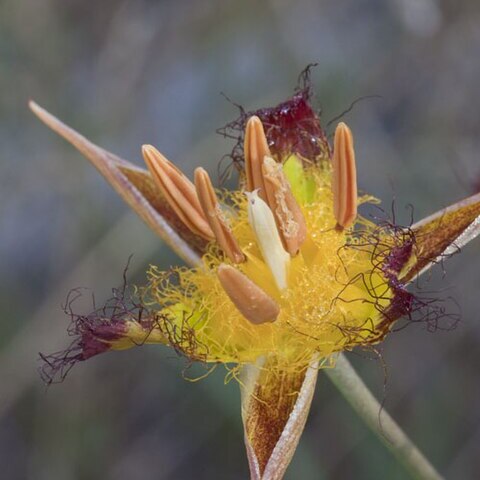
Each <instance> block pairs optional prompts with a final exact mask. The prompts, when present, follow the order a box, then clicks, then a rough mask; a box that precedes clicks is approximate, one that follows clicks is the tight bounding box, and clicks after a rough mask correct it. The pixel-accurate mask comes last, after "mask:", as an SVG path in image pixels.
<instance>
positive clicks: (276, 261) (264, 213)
mask: <svg viewBox="0 0 480 480" xmlns="http://www.w3.org/2000/svg"><path fill="white" fill-rule="evenodd" d="M247 197H248V207H247V210H248V223H249V224H250V226H251V227H252V230H253V233H254V234H255V238H256V240H257V244H258V246H259V248H260V251H261V252H262V256H263V259H264V260H265V263H266V264H267V265H268V268H269V269H270V272H272V276H273V278H274V280H275V283H276V285H277V287H278V289H279V290H284V289H285V288H287V286H288V268H289V265H290V255H289V254H288V253H287V252H286V251H285V249H284V248H283V244H282V240H281V238H280V234H279V233H278V229H277V225H276V223H275V217H274V216H273V213H272V211H271V210H270V207H269V206H268V205H267V203H266V202H264V201H263V200H262V199H261V198H260V197H259V196H258V194H257V190H254V191H253V192H251V193H247Z"/></svg>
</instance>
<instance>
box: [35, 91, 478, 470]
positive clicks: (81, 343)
mask: <svg viewBox="0 0 480 480" xmlns="http://www.w3.org/2000/svg"><path fill="white" fill-rule="evenodd" d="M309 99H310V90H309V89H308V88H304V89H301V90H300V91H298V92H297V93H296V94H295V95H294V96H293V97H292V98H291V99H289V100H287V101H286V102H284V103H282V104H280V105H278V106H276V107H274V108H270V109H261V110H258V111H257V112H251V113H246V112H244V111H243V110H242V111H241V113H242V114H241V117H240V120H238V121H237V122H234V123H233V124H230V125H229V126H228V127H227V129H226V130H225V131H224V132H225V133H230V134H231V133H232V132H234V131H235V130H239V129H240V135H239V144H238V145H237V146H236V148H235V149H234V151H233V154H232V159H233V161H234V163H235V165H236V166H237V167H238V168H239V170H240V187H239V189H238V190H234V191H226V190H215V189H214V187H213V185H212V182H211V179H210V177H209V175H208V173H207V172H206V171H205V170H203V169H202V168H201V167H199V168H197V169H196V171H195V177H194V182H191V181H190V180H189V179H188V178H187V177H186V176H185V175H184V174H183V173H182V172H181V171H180V170H179V169H178V168H177V167H175V166H174V165H173V164H172V163H171V162H169V161H168V160H167V159H166V158H165V157H164V156H163V155H162V154H161V153H160V152H159V151H158V150H157V149H156V148H154V147H153V146H150V145H145V146H144V147H143V149H142V152H143V156H144V158H145V162H146V164H147V166H148V171H146V170H143V169H140V168H138V167H135V166H133V165H132V164H130V163H128V162H126V161H124V160H121V159H119V158H118V157H116V156H114V155H113V154H110V153H109V152H106V151H105V150H103V149H100V148H99V147H97V146H95V145H93V144H91V143H90V142H88V141H87V140H86V139H85V138H83V137H81V136H80V135H79V134H77V133H76V132H74V131H73V130H71V129H69V128H68V127H66V126H65V125H63V124H62V123H61V122H59V121H58V120H57V119H56V118H55V117H53V116H51V115H50V114H49V113H47V112H46V111H45V110H43V109H42V108H41V107H39V106H38V105H36V104H34V103H32V104H31V108H32V110H33V111H34V112H35V113H36V114H37V115H38V116H39V117H40V119H42V120H43V121H44V122H45V123H46V124H47V125H49V126H50V127H51V128H52V129H53V130H55V131H57V132H58V133H59V134H60V135H62V136H64V137H65V138H66V139H67V140H69V141H70V142H71V143H72V144H74V145H75V146H76V147H77V148H78V149H79V150H80V151H81V152H82V153H84V154H85V155H86V156H87V157H88V158H89V159H90V160H91V161H92V162H93V163H94V165H95V166H96V167H97V168H98V169H99V170H100V171H101V173H102V174H103V175H104V176H105V177H106V178H107V179H108V180H109V181H110V183H112V185H113V186H114V187H115V188H116V189H117V191H118V192H119V193H120V194H121V195H122V196H123V197H124V198H125V199H126V201H127V202H128V203H129V204H130V206H132V207H133V208H134V209H135V210H136V211H137V212H138V213H139V214H140V215H141V216H142V218H143V219H144V220H145V221H146V222H147V223H148V224H149V225H150V226H151V227H152V228H153V229H154V231H156V232H157V233H158V234H160V236H161V237H162V238H164V239H165V240H166V241H167V242H168V243H169V244H170V245H171V246H172V247H173V248H174V250H175V251H177V253H179V254H180V255H181V256H182V257H183V258H184V259H185V260H186V261H187V263H190V265H191V266H190V267H172V269H171V270H170V271H168V272H163V271H160V270H159V269H158V268H156V267H154V266H153V267H151V268H150V270H149V272H148V282H147V284H146V285H145V286H144V287H141V288H140V289H138V291H137V292H136V293H135V295H133V297H132V298H127V296H126V292H125V289H123V290H122V291H120V294H119V295H117V296H116V297H115V298H114V301H113V303H112V304H111V305H109V306H107V307H106V308H103V309H102V310H100V311H96V312H93V313H92V314H90V315H88V316H77V315H73V318H74V325H73V333H74V334H75V335H76V336H77V338H76V340H75V341H74V343H73V344H72V345H71V347H70V348H69V349H68V350H67V351H66V352H63V353H62V354H59V355H53V356H45V357H44V359H45V360H46V362H47V365H48V366H49V368H50V370H51V372H50V373H52V372H53V374H56V373H58V372H60V373H62V372H64V371H65V369H69V368H70V367H71V366H72V365H73V364H74V363H76V362H77V361H82V360H86V359H88V358H90V357H92V356H94V355H97V354H98V353H102V352H105V351H108V350H123V349H127V348H130V347H133V346H135V345H139V344H144V343H159V344H164V345H168V346H170V347H172V348H174V349H175V350H176V351H177V352H180V353H182V354H183V355H185V356H186V357H188V358H189V359H191V360H198V361H202V362H206V363H211V364H223V365H225V366H226V367H227V369H228V372H229V376H231V377H235V378H237V379H238V380H239V382H240V384H241V385H242V411H243V421H244V427H245V441H246V446H247V453H248V458H249V463H250V470H251V474H252V478H264V479H267V478H272V479H273V478H281V477H282V476H283V473H284V471H285V469H286V468H287V466H288V464H289V461H290V459H291V457H292V456H293V453H294V451H295V447H296V445H297V443H298V440H299V437H300V434H301V432H302V430H303V426H304V424H305V421H306V417H307V415H308V411H309V407H310V403H311V400H312V396H313V391H314V387H315V382H316V377H317V372H318V369H319V368H321V367H322V366H333V365H334V362H335V355H334V354H335V353H337V352H341V351H343V350H351V349H353V348H354V347H357V346H360V347H368V346H371V345H374V344H376V343H378V342H379V341H380V340H382V339H383V338H384V337H385V335H386V334H387V333H388V332H389V331H391V329H392V325H393V324H394V323H395V322H396V321H397V320H398V319H399V318H400V317H402V316H407V317H411V316H412V315H413V314H414V312H415V311H418V310H420V311H421V312H423V315H424V316H425V318H426V319H427V320H428V321H429V322H433V323H435V322H436V321H437V320H438V317H439V315H441V313H442V310H441V309H440V310H436V309H435V305H434V304H433V303H432V301H431V300H429V299H422V298H419V297H417V296H415V295H414V294H413V293H411V292H410V291H407V289H406V286H407V284H408V283H409V282H410V281H411V280H412V279H414V278H416V276H417V275H418V274H420V273H421V272H423V271H425V270H426V269H427V268H428V267H429V266H430V265H431V264H432V263H435V262H437V261H438V260H439V259H442V258H444V257H446V256H448V255H450V254H452V253H454V252H455V251H456V250H457V249H458V248H460V247H462V246H463V245H464V244H465V243H467V242H468V241H469V240H471V239H472V238H474V237H475V236H476V235H477V234H478V233H479V230H480V221H479V219H480V195H476V196H473V197H470V198H469V199H467V200H465V201H463V202H460V203H458V204H455V205H453V206H452V207H449V208H447V209H445V210H442V211H440V212H438V213H437V214H434V215H432V216H431V217H428V218H427V219H425V220H424V221H422V222H419V223H417V224H414V225H412V226H410V227H400V226H397V225H395V224H394V223H393V222H391V221H388V220H383V221H381V222H376V223H375V222H373V221H372V220H369V219H367V218H365V217H363V216H361V215H359V213H358V211H357V208H358V206H359V205H362V204H365V203H373V204H376V203H378V201H377V200H376V199H375V198H373V197H372V196H369V195H361V196H359V195H358V193H357V182H356V160H355V152H354V144H353V135H352V133H351V131H350V129H349V128H348V127H347V126H346V125H345V124H344V123H339V124H338V126H337V128H336V130H335V136H334V147H333V154H332V149H331V147H330V145H329V144H328V141H327V138H326V136H325V134H324V132H323V130H322V128H321V126H320V123H319V120H318V117H317V116H316V115H315V113H314V111H313V109H312V108H311V106H310V103H309ZM242 143H243V145H244V148H243V152H242V149H241V146H240V145H241V144H242Z"/></svg>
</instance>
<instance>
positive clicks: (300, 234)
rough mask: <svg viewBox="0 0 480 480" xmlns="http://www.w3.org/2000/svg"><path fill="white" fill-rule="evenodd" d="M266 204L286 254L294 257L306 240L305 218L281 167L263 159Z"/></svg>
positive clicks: (271, 159)
mask: <svg viewBox="0 0 480 480" xmlns="http://www.w3.org/2000/svg"><path fill="white" fill-rule="evenodd" d="M262 173H263V179H264V183H265V192H266V196H267V203H268V206H269V207H270V210H272V212H273V214H274V216H275V222H276V224H277V228H278V232H279V233H280V238H281V239H282V243H283V246H284V247H285V250H287V252H288V253H289V254H290V255H292V256H294V255H296V254H297V253H298V251H299V250H300V247H301V246H302V244H303V242H304V241H305V239H306V238H307V226H306V224H305V217H304V216H303V213H302V210H301V209H300V206H299V205H298V203H297V201H296V200H295V197H294V196H293V193H292V191H291V188H290V184H289V183H288V180H287V178H286V177H285V174H284V173H283V169H282V165H281V164H279V163H277V162H275V160H273V158H270V157H265V158H264V160H263V165H262Z"/></svg>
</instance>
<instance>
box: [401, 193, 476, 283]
mask: <svg viewBox="0 0 480 480" xmlns="http://www.w3.org/2000/svg"><path fill="white" fill-rule="evenodd" d="M410 230H411V232H412V233H413V238H414V242H413V248H412V249H411V255H410V257H409V258H408V260H406V263H405V265H404V266H403V268H402V270H401V271H400V274H399V277H398V278H399V280H400V281H401V282H402V283H408V282H409V281H411V280H413V279H415V278H416V277H417V276H418V275H421V274H422V273H424V272H425V271H426V270H428V269H429V268H430V267H431V266H432V265H433V264H435V263H437V262H439V261H441V260H442V259H444V258H447V257H448V256H450V255H452V254H454V253H456V252H457V251H458V250H459V249H461V248H462V247H463V246H465V245H466V244H467V243H468V242H470V241H471V240H473V239H474V238H475V237H476V236H477V235H478V234H480V194H476V195H473V196H471V197H469V198H467V199H465V200H462V201H460V202H457V203H455V204H453V205H451V206H449V207H447V208H445V209H443V210H440V211H439V212H437V213H434V214H433V215H430V216H429V217H426V218H424V219H423V220H421V221H419V222H417V223H415V224H414V225H412V227H411V228H410Z"/></svg>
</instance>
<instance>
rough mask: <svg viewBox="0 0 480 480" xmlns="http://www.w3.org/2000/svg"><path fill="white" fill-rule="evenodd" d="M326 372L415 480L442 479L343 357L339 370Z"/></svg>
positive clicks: (340, 359) (334, 369)
mask: <svg viewBox="0 0 480 480" xmlns="http://www.w3.org/2000/svg"><path fill="white" fill-rule="evenodd" d="M325 372H326V374H327V375H328V376H329V377H330V380H331V381H332V382H333V384H334V385H335V386H336V387H337V388H338V389H339V390H340V392H341V393H342V395H343V396H344V397H345V398H346V400H347V401H348V402H349V403H350V405H351V406H352V407H353V409H354V410H355V411H356V413H357V414H358V415H359V416H360V418H362V419H363V421H364V422H365V423H366V424H367V425H368V427H369V428H370V429H371V430H372V431H373V433H375V434H376V435H377V436H378V437H379V438H380V440H381V441H382V442H383V443H384V444H385V445H386V446H387V447H388V448H389V449H390V451H391V452H392V453H393V454H394V455H395V457H396V458H397V460H399V461H400V462H401V463H402V464H403V465H404V466H405V468H406V469H407V470H408V471H409V472H410V473H411V474H412V476H413V478H416V479H419V480H441V479H442V477H441V476H440V474H439V473H438V472H437V471H436V470H435V468H434V467H433V466H432V465H431V464H430V462H429V461H428V460H427V459H426V458H425V457H424V456H423V454H422V453H421V452H420V450H419V449H418V448H417V447H416V446H415V445H414V444H413V443H412V441H411V440H410V439H409V438H408V437H407V435H406V434H405V433H404V432H403V431H402V429H401V428H400V427H399V426H398V424H397V423H396V422H395V420H393V419H392V417H391V416H390V415H389V414H388V413H387V412H386V411H385V410H383V409H382V408H381V406H380V403H379V402H378V401H377V399H376V398H375V397H374V396H373V395H372V393H371V392H370V390H369V389H368V388H367V386H366V385H365V383H364V382H363V380H362V379H361V378H360V377H359V375H358V374H357V372H356V371H355V369H354V368H353V367H352V365H351V364H350V362H349V361H348V360H347V358H346V357H345V356H344V355H343V354H340V355H339V357H338V359H337V363H336V366H335V368H331V369H330V368H329V369H326V370H325ZM380 412H381V418H380Z"/></svg>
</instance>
